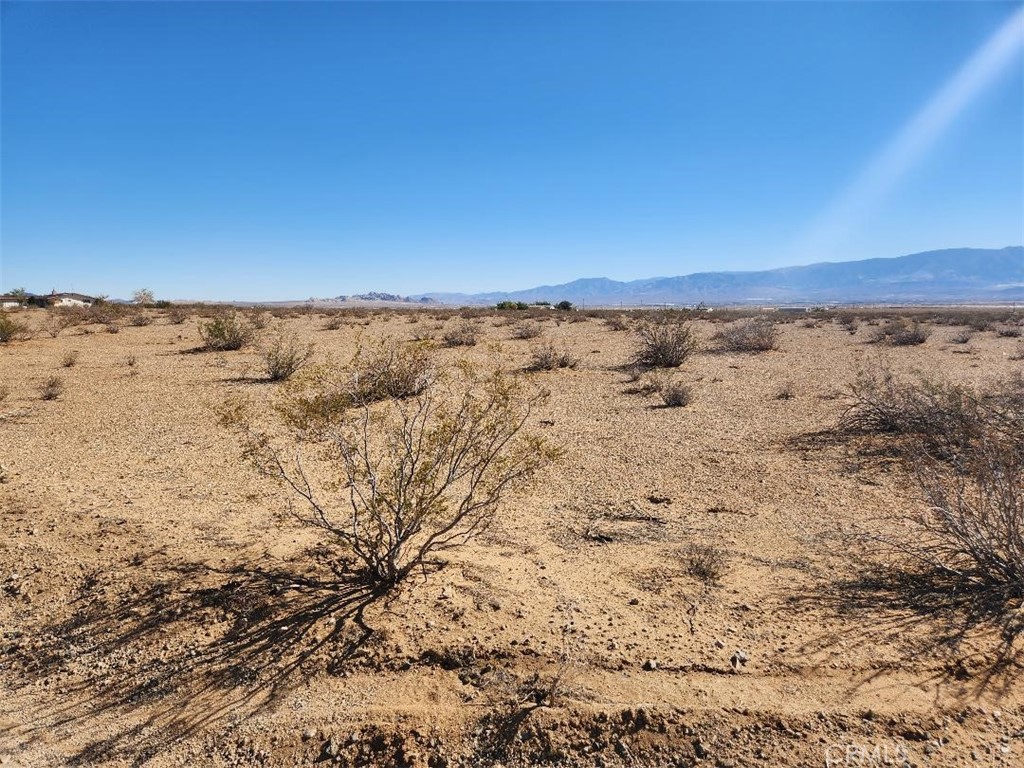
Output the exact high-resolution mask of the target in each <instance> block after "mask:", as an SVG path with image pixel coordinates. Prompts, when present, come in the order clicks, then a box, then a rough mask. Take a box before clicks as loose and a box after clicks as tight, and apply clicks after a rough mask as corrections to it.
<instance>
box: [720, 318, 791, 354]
mask: <svg viewBox="0 0 1024 768" xmlns="http://www.w3.org/2000/svg"><path fill="white" fill-rule="evenodd" d="M713 340H714V342H715V343H716V344H717V346H718V349H719V350H721V351H723V352H768V351H770V350H773V349H776V348H777V347H778V344H779V329H778V328H776V327H775V323H774V322H773V321H772V320H770V319H768V318H766V317H751V318H748V319H746V320H740V321H737V322H735V323H732V324H730V325H727V326H726V327H725V328H723V329H722V330H720V331H719V332H718V333H716V334H715V335H714V338H713Z"/></svg>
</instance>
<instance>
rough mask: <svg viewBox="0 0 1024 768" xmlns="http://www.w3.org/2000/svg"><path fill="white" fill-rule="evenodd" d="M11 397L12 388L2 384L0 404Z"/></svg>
mask: <svg viewBox="0 0 1024 768" xmlns="http://www.w3.org/2000/svg"><path fill="white" fill-rule="evenodd" d="M10 396H11V387H10V385H8V384H0V403H2V402H3V401H4V400H6V399H7V398H8V397H10Z"/></svg>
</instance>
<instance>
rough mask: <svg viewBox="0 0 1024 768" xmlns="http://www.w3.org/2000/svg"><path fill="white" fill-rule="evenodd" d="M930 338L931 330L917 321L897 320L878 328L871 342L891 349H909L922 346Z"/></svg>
mask: <svg viewBox="0 0 1024 768" xmlns="http://www.w3.org/2000/svg"><path fill="white" fill-rule="evenodd" d="M929 336H931V330H930V329H929V328H926V327H925V326H923V325H921V324H920V323H919V322H917V321H909V320H906V319H904V318H899V319H897V320H895V321H893V322H890V323H886V324H885V325H882V326H879V327H878V329H877V330H876V331H875V333H874V335H873V336H872V338H871V340H872V341H873V342H875V343H884V344H889V345H890V346H893V347H911V346H916V345H918V344H924V343H925V342H926V341H928V337H929Z"/></svg>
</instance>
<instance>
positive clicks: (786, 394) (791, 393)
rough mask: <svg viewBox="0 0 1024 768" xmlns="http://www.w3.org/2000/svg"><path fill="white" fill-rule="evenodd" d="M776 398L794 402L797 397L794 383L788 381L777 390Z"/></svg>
mask: <svg viewBox="0 0 1024 768" xmlns="http://www.w3.org/2000/svg"><path fill="white" fill-rule="evenodd" d="M774 397H775V399H776V400H792V399H793V398H794V397H796V387H794V386H793V382H791V381H787V382H786V383H785V384H782V385H780V386H779V388H778V389H776V390H775V395H774Z"/></svg>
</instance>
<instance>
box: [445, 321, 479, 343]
mask: <svg viewBox="0 0 1024 768" xmlns="http://www.w3.org/2000/svg"><path fill="white" fill-rule="evenodd" d="M442 339H443V341H444V345H445V346H446V347H473V346H476V343H477V342H478V341H479V340H480V324H479V323H476V322H473V321H472V320H465V321H463V322H461V323H458V324H457V325H455V327H453V328H451V329H449V330H448V331H446V332H445V334H444V336H443V337H442Z"/></svg>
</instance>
